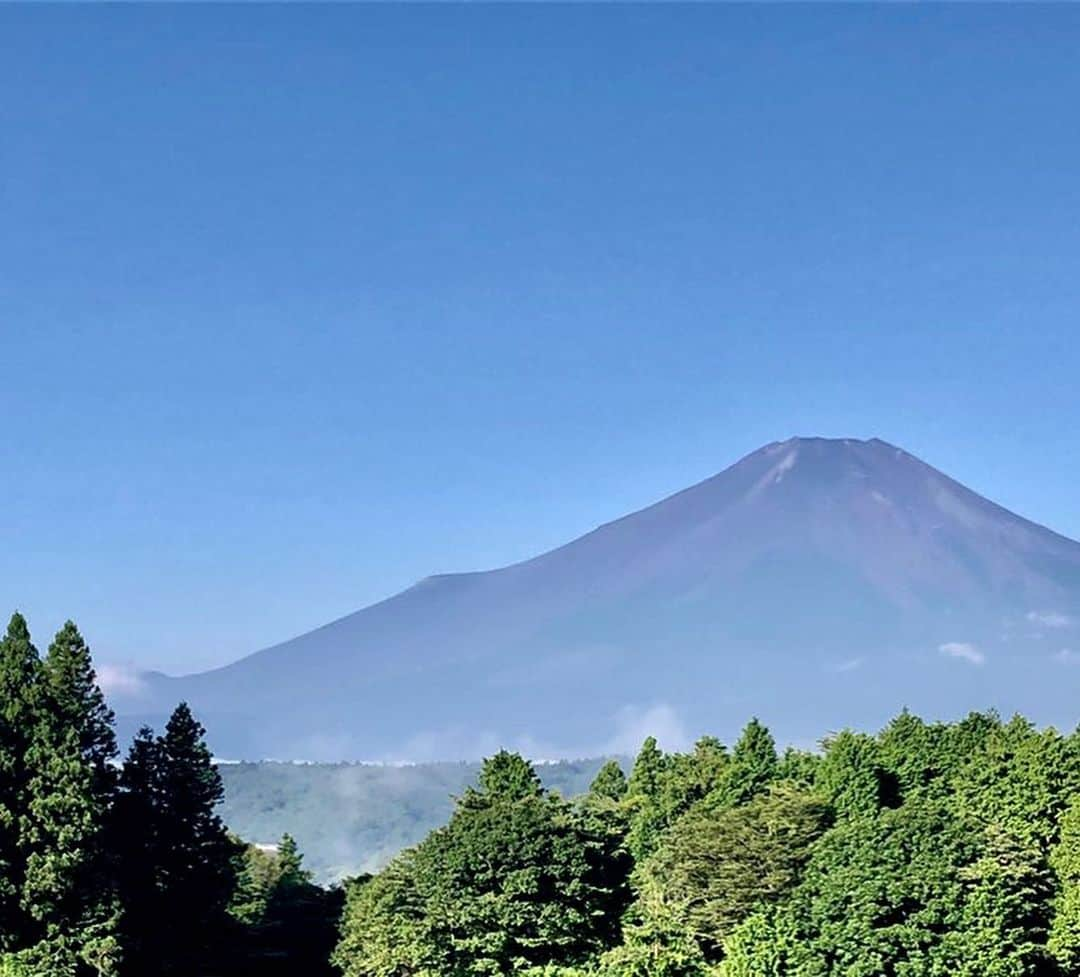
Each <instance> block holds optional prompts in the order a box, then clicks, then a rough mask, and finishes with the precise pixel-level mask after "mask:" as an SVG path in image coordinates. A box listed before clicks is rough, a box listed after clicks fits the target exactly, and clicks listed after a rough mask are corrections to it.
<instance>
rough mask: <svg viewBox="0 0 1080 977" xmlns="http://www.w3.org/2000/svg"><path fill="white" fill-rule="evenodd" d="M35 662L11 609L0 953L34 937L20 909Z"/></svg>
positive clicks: (1, 690) (1, 712) (0, 786)
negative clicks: (23, 833)
mask: <svg viewBox="0 0 1080 977" xmlns="http://www.w3.org/2000/svg"><path fill="white" fill-rule="evenodd" d="M40 677H41V661H40V658H39V656H38V652H37V649H36V648H35V647H34V645H33V642H32V641H31V640H30V629H29V628H28V627H27V624H26V619H25V618H24V617H23V616H22V615H21V614H19V613H18V612H17V611H16V612H15V613H14V614H13V615H12V616H11V621H10V623H9V624H8V627H7V633H6V634H5V635H4V637H3V639H0V953H10V952H14V951H17V950H20V949H22V948H24V947H26V946H28V945H31V944H32V943H33V942H35V941H36V939H37V936H38V933H39V928H38V926H37V925H36V924H35V923H34V921H33V919H32V917H30V916H29V915H28V914H27V913H26V912H25V911H24V909H23V907H22V905H21V901H22V889H23V882H24V879H25V875H26V850H25V847H24V839H23V838H22V832H23V823H24V821H25V817H26V811H27V804H28V801H29V796H28V788H29V780H30V771H29V768H28V766H27V762H26V761H27V751H28V750H29V747H30V744H31V735H32V732H33V730H34V729H35V727H36V725H37V722H38V702H37V700H38V687H39V684H40Z"/></svg>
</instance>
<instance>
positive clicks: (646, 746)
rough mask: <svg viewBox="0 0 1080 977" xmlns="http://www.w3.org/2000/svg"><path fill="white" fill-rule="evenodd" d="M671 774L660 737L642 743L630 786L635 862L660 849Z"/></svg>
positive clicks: (631, 844)
mask: <svg viewBox="0 0 1080 977" xmlns="http://www.w3.org/2000/svg"><path fill="white" fill-rule="evenodd" d="M666 773H667V759H666V758H665V756H664V754H663V753H662V752H661V751H660V747H659V746H657V743H656V737H655V736H650V737H648V738H647V739H646V740H645V742H644V743H642V745H641V750H640V751H639V752H638V755H637V759H636V760H635V761H634V766H633V769H632V770H631V771H630V780H629V783H628V784H627V789H626V800H627V804H628V806H629V810H630V831H629V833H628V834H627V838H626V845H627V848H628V849H629V850H630V854H631V855H633V857H634V861H635V862H642V861H644V860H645V859H646V858H648V856H649V855H651V854H652V852H653V851H654V850H655V849H656V845H657V843H658V840H659V837H660V833H661V831H663V829H664V824H665V817H664V805H663V800H662V798H661V793H662V791H663V789H664V778H665V775H666Z"/></svg>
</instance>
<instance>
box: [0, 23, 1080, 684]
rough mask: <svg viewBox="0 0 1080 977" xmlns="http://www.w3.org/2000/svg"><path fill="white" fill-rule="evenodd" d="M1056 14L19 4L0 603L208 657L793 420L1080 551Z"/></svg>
mask: <svg viewBox="0 0 1080 977" xmlns="http://www.w3.org/2000/svg"><path fill="white" fill-rule="evenodd" d="M1077 50H1080V8H1078V7H1075V6H1068V5H1057V6H1028V5H1023V6H987V7H982V6H967V5H961V6H944V7H923V6H881V7H868V6H844V7H832V6H829V7H817V6H759V7H749V6H730V7H724V6H685V7H684V6H666V5H664V6H654V7H642V6H627V7H623V6H588V7H586V6H565V7H557V6H504V7H492V6H482V5H481V6H455V7H449V6H435V7H432V6H428V7H424V6H402V7H389V6H380V5H376V6H327V7H308V6H300V5H285V6H275V7H258V6H232V7H223V6H203V5H193V6H186V7H183V6H127V5H121V6H101V7H80V6H63V7H54V6H23V7H18V6H11V5H7V6H3V7H0V354H2V366H3V381H2V383H0V425H2V431H3V436H2V437H0V471H2V472H3V477H2V479H0V596H2V597H3V602H2V603H3V606H4V608H5V609H8V608H13V607H19V608H20V609H22V610H23V611H24V612H25V613H26V614H27V615H28V616H29V617H30V620H31V626H32V627H33V628H34V630H35V634H36V637H37V638H38V640H39V643H40V644H41V645H42V646H44V645H45V644H47V642H48V636H49V633H50V632H51V630H53V629H55V628H56V627H57V626H58V625H59V624H60V623H61V621H62V620H63V618H64V617H67V616H71V617H73V618H75V619H76V620H77V621H78V622H79V623H80V624H81V626H82V627H83V630H84V631H85V632H86V633H87V634H88V636H89V638H90V639H91V642H92V644H93V645H94V647H95V650H96V652H97V654H98V656H99V658H102V659H104V660H107V661H116V662H128V661H130V662H136V663H139V664H142V665H147V666H162V667H165V668H167V669H169V670H192V669H196V668H200V667H205V666H207V665H210V664H216V663H224V662H225V661H228V660H231V659H232V658H235V657H237V656H239V655H241V654H244V653H247V652H249V651H253V650H256V649H257V648H260V647H263V646H265V645H267V644H270V643H273V642H275V641H278V640H282V639H284V638H287V637H290V636H292V635H294V634H296V633H299V632H301V631H304V630H307V629H309V628H311V627H314V626H316V625H319V624H322V623H325V622H326V621H328V620H330V619H332V618H334V617H337V616H340V615H342V614H345V613H347V612H350V611H352V610H355V609H357V608H359V607H361V606H363V605H365V604H367V603H370V602H371V601H373V600H375V599H378V598H381V597H384V596H387V595H389V594H391V593H393V592H395V591H397V590H399V589H401V588H403V587H405V586H407V585H409V584H410V583H412V582H414V581H415V580H417V579H419V578H421V577H423V576H425V575H426V574H428V573H432V572H446V571H455V570H469V569H481V568H487V567H491V566H496V565H501V564H505V563H508V562H512V561H515V560H518V559H522V558H525V557H528V556H531V555H533V554H535V553H537V552H539V551H541V550H544V549H546V548H550V547H551V546H554V545H557V544H560V543H562V542H565V541H566V540H568V539H570V538H571V537H573V536H576V535H578V534H580V533H582V532H584V531H586V530H588V529H590V528H592V527H593V526H595V525H596V524H598V523H600V522H603V521H606V520H608V519H611V518H614V517H617V516H619V515H622V514H624V513H625V512H627V511H629V510H632V509H635V508H639V507H641V506H642V505H645V504H647V503H649V502H652V501H655V500H656V499H658V498H660V497H662V496H664V495H666V494H668V493H670V492H672V491H675V490H678V489H680V488H683V487H685V486H686V485H688V484H690V483H692V482H695V481H698V480H700V479H702V478H705V477H707V476H709V475H711V474H713V473H715V472H717V471H719V470H720V469H722V468H724V467H726V466H727V465H728V464H730V463H732V462H734V461H735V460H736V459H737V458H738V457H740V456H741V455H743V454H745V453H746V452H748V451H751V450H753V449H755V448H757V447H759V446H760V445H761V444H763V443H765V442H768V441H771V440H778V439H782V438H786V437H788V436H790V435H793V434H820V435H829V436H853V437H869V436H875V435H876V436H880V437H882V438H885V439H886V440H889V441H892V442H894V443H897V444H900V445H902V446H903V447H904V448H906V449H907V450H909V451H911V452H912V453H914V454H916V455H918V456H920V457H922V458H923V459H925V460H926V461H928V462H930V463H931V464H934V465H936V466H937V467H939V468H941V469H943V470H944V471H946V472H947V473H948V474H950V475H952V476H954V477H956V478H958V479H960V480H961V481H963V482H965V483H966V484H968V485H969V486H970V487H972V488H974V489H975V490H977V491H979V492H982V493H983V494H985V495H988V496H989V497H990V498H992V499H994V500H995V501H998V502H1000V503H1002V504H1004V505H1006V506H1008V507H1009V508H1011V509H1014V510H1015V511H1017V512H1019V513H1020V514H1022V515H1024V516H1027V517H1029V518H1032V519H1034V520H1036V521H1038V522H1042V523H1045V524H1047V525H1049V526H1051V527H1052V528H1054V529H1056V530H1058V531H1060V532H1064V533H1066V534H1068V535H1071V536H1073V537H1080V495H1078V493H1077V491H1076V485H1077V484H1078V482H1080V428H1078V425H1077V417H1078V415H1080V411H1078V409H1077V408H1078V391H1077V381H1078V378H1080V348H1078V347H1080V344H1078V342H1077V334H1078V333H1080V328H1078V322H1080V180H1078V179H1077V174H1078V173H1080V126H1078V124H1077V114H1076V103H1077V99H1078V97H1080V60H1078V59H1077V57H1076V52H1077Z"/></svg>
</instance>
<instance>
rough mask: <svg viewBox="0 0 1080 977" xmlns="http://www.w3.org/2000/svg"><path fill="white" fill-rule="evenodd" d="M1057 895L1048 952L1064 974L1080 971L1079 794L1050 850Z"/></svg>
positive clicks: (1063, 818) (1068, 810) (1066, 812)
mask: <svg viewBox="0 0 1080 977" xmlns="http://www.w3.org/2000/svg"><path fill="white" fill-rule="evenodd" d="M1050 865H1051V867H1052V868H1053V870H1054V873H1055V874H1056V876H1057V882H1058V886H1059V888H1058V894H1057V898H1056V899H1055V903H1054V910H1055V912H1054V917H1053V923H1052V925H1051V929H1050V938H1049V941H1048V944H1049V949H1050V953H1051V954H1052V955H1053V957H1054V959H1055V960H1057V962H1058V963H1059V964H1060V966H1061V969H1062V971H1064V972H1065V973H1066V974H1078V973H1080V795H1077V796H1074V797H1073V798H1072V800H1071V801H1070V803H1069V806H1068V808H1067V809H1066V811H1065V813H1064V814H1063V815H1062V818H1061V821H1060V834H1059V838H1058V842H1057V845H1056V846H1055V847H1054V849H1053V851H1051V853H1050Z"/></svg>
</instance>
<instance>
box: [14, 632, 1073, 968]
mask: <svg viewBox="0 0 1080 977" xmlns="http://www.w3.org/2000/svg"><path fill="white" fill-rule="evenodd" d="M221 793H222V781H221V778H220V775H219V772H218V770H217V769H216V768H215V766H214V765H213V763H212V757H211V753H210V750H209V748H208V747H207V744H206V742H205V739H204V732H203V729H202V727H201V726H200V725H199V723H198V722H197V720H196V719H195V717H193V716H192V714H191V712H190V710H188V708H187V707H186V706H185V705H183V704H181V705H180V706H178V707H177V709H176V710H175V712H174V713H173V715H172V717H171V718H170V720H169V722H168V724H167V725H166V727H165V728H164V730H163V731H162V732H161V733H160V734H155V733H154V732H153V731H151V730H143V731H142V732H141V733H140V734H139V735H138V736H137V737H136V739H135V740H134V742H133V743H132V745H131V746H130V748H129V750H128V751H127V755H126V756H125V757H124V759H123V761H122V762H118V750H117V744H116V740H115V735H114V733H113V723H112V716H111V714H110V712H109V710H108V708H107V706H106V704H105V701H104V699H103V697H102V695H101V692H100V690H99V688H98V686H97V684H96V682H95V680H94V673H93V667H92V663H91V660H90V654H89V649H88V648H87V646H86V643H85V642H84V641H83V639H82V637H81V635H80V634H79V632H78V630H77V629H76V628H75V626H74V625H73V624H71V623H68V624H67V625H65V626H64V628H63V629H61V631H60V632H59V633H58V634H57V636H56V638H55V640H54V641H53V642H52V644H51V645H50V646H49V648H48V650H47V653H46V654H45V655H40V654H39V653H38V651H37V649H36V648H35V647H34V645H33V644H32V642H31V640H30V634H29V631H28V629H27V626H26V622H25V621H24V620H23V619H22V617H21V616H19V615H18V614H16V615H15V616H14V617H13V618H12V620H11V623H10V624H9V626H8V630H7V633H6V635H5V637H4V638H3V639H2V641H0V974H2V975H5V977H15V975H30V977H38V975H40V977H84V975H86V977H90V975H106V974H107V975H117V977H128V975H130V977H144V975H146V977H149V975H153V974H164V975H174V977H214V975H217V977H226V975H230V977H231V975H241V974H243V975H246V974H251V975H267V977H276V975H280V977H284V975H286V974H288V975H300V974H303V975H309V974H310V975H315V977H318V975H319V974H321V973H325V974H332V973H342V974H344V975H345V977H468V975H476V977H501V975H509V974H530V975H531V977H832V975H837V977H939V975H940V977H944V975H959V977H1027V975H1031V977H1072V975H1076V974H1080V735H1078V734H1077V733H1072V734H1062V733H1059V732H1057V731H1055V730H1053V729H1039V728H1036V727H1034V726H1033V725H1032V724H1030V723H1029V722H1027V721H1025V720H1024V719H1022V718H1020V717H1014V718H1012V719H1008V720H1003V719H1002V718H1000V717H999V716H997V715H996V714H994V713H973V714H971V715H969V716H967V717H966V718H964V719H963V720H961V721H959V722H955V723H951V724H946V723H928V722H925V721H923V720H921V719H920V718H918V717H917V716H914V715H912V714H910V713H908V712H902V713H901V714H900V715H898V716H897V717H896V718H895V719H894V720H893V721H892V722H891V723H890V724H889V725H888V726H887V727H886V728H885V729H884V730H882V731H881V732H880V733H878V734H877V735H870V734H866V733H861V732H853V731H850V730H844V731H841V732H838V733H834V734H830V735H829V736H827V737H826V738H825V739H824V740H823V742H822V744H821V748H820V749H819V750H815V751H803V750H795V749H787V750H784V751H778V750H777V747H776V744H775V742H774V740H773V737H772V736H771V734H770V732H769V730H768V729H767V728H766V727H765V726H764V725H762V724H761V723H760V722H758V721H757V720H751V721H750V722H749V723H748V724H747V725H746V727H745V728H744V730H743V732H742V734H741V736H740V737H739V738H738V739H737V741H736V742H735V743H734V744H732V745H731V746H730V747H729V746H726V745H725V744H723V743H721V742H719V741H718V740H716V739H714V738H711V737H705V738H702V739H701V740H699V741H698V743H697V744H696V746H695V747H694V749H693V750H692V751H690V752H686V753H665V752H663V751H662V750H661V749H660V748H659V747H658V745H657V743H656V741H655V740H653V739H649V740H646V742H645V743H644V745H643V746H642V748H641V751H640V753H639V754H638V756H637V758H636V759H635V760H634V762H633V764H632V765H630V769H629V775H627V773H626V772H624V770H623V768H622V767H621V766H620V764H619V763H618V762H615V761H611V762H609V763H607V764H605V765H604V766H603V767H602V768H601V769H600V770H599V772H598V773H597V775H596V776H595V778H594V780H593V782H592V785H591V787H590V788H589V790H588V791H587V792H586V793H585V794H583V795H581V796H579V797H574V798H566V797H563V796H562V795H561V794H559V793H558V792H557V791H554V790H550V789H546V788H545V787H544V786H543V784H542V783H541V781H540V779H539V777H538V776H537V772H536V770H535V769H534V768H533V766H532V765H531V764H530V763H529V762H528V761H526V760H525V759H523V758H522V757H521V756H519V755H517V754H513V753H509V752H505V751H504V752H500V753H498V754H496V755H495V756H493V757H491V758H489V759H488V760H486V761H484V763H483V765H482V766H481V767H480V770H479V774H478V777H477V780H476V783H475V785H474V786H470V787H467V788H466V789H465V790H464V791H462V792H461V793H460V794H459V796H458V797H457V798H456V801H455V804H454V808H453V811H452V813H451V815H450V818H449V820H448V821H447V823H446V824H445V825H443V826H441V827H438V828H436V829H435V830H433V831H432V832H431V833H430V834H428V836H427V837H426V838H425V839H424V840H423V841H421V842H420V843H419V844H417V845H415V846H414V847H412V848H410V849H407V850H406V851H404V852H402V853H401V854H399V855H398V856H396V857H395V858H393V859H392V860H391V861H390V862H389V864H387V865H386V867H385V868H384V869H382V870H381V871H380V872H379V873H378V874H376V875H374V876H362V877H357V878H354V879H350V880H347V881H346V882H345V884H344V886H343V888H341V889H330V890H327V889H323V888H321V887H319V886H317V885H315V884H314V883H313V882H312V880H311V877H310V875H309V874H308V873H307V872H306V871H305V869H304V867H303V863H302V860H301V856H300V853H299V851H298V850H297V846H296V844H295V842H294V841H293V840H292V839H291V838H290V837H288V836H287V837H285V838H283V839H282V841H281V843H280V845H278V846H277V848H276V850H275V851H264V850H262V849H259V848H256V847H253V846H250V845H245V844H244V843H243V842H242V841H240V840H239V839H237V838H235V837H233V836H232V835H230V834H229V832H228V831H227V830H226V828H225V825H224V824H223V823H222V821H221V819H220V817H219V816H218V813H217V809H218V805H219V802H220V800H221ZM325 816H326V817H327V818H335V817H338V816H340V815H339V812H337V811H335V810H329V809H328V810H327V811H326V812H325Z"/></svg>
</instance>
